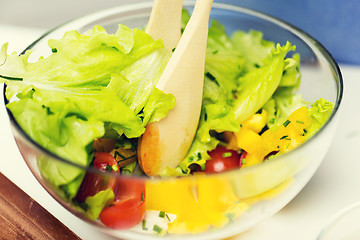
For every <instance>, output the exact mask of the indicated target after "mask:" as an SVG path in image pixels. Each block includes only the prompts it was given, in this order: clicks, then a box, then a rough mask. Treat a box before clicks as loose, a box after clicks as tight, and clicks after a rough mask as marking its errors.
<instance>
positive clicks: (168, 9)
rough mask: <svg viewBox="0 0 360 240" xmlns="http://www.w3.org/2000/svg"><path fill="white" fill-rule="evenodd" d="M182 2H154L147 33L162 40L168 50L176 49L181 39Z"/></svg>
mask: <svg viewBox="0 0 360 240" xmlns="http://www.w3.org/2000/svg"><path fill="white" fill-rule="evenodd" d="M182 3H183V1H182V0H154V4H153V8H152V10H151V15H150V19H149V22H148V25H147V27H146V33H148V34H149V35H150V36H152V37H153V39H154V40H157V39H162V40H163V42H164V45H165V48H167V49H170V50H172V49H174V48H175V47H176V45H177V44H178V42H179V39H180V37H181V12H182V6H183V5H182Z"/></svg>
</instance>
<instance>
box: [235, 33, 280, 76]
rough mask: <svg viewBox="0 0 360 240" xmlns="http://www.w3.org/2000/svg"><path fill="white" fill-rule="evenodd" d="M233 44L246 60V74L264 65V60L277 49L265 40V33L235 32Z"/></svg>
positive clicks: (272, 43)
mask: <svg viewBox="0 0 360 240" xmlns="http://www.w3.org/2000/svg"><path fill="white" fill-rule="evenodd" d="M231 42H232V44H233V46H234V49H236V50H237V51H239V52H240V53H241V55H242V56H243V57H244V58H245V60H246V61H245V65H244V72H245V73H246V72H249V71H251V70H253V69H255V68H258V67H261V66H263V65H264V62H263V60H264V59H265V58H266V57H267V56H268V55H269V54H270V53H271V51H272V49H273V48H274V47H275V44H274V42H271V41H267V40H265V39H263V33H262V32H259V31H255V30H250V31H249V32H248V33H246V32H244V31H236V32H234V34H233V36H232V38H231Z"/></svg>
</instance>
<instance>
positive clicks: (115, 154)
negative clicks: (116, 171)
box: [114, 151, 126, 159]
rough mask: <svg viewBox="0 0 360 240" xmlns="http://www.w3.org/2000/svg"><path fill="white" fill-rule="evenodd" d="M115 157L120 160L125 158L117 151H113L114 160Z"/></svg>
mask: <svg viewBox="0 0 360 240" xmlns="http://www.w3.org/2000/svg"><path fill="white" fill-rule="evenodd" d="M117 156H119V157H121V158H122V159H124V158H126V157H125V156H124V155H122V154H121V153H119V152H118V151H115V152H114V158H115V159H116V157H117Z"/></svg>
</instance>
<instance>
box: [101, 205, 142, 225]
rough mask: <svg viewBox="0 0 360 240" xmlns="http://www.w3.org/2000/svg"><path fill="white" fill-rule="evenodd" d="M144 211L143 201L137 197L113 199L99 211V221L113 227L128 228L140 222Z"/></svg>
mask: <svg viewBox="0 0 360 240" xmlns="http://www.w3.org/2000/svg"><path fill="white" fill-rule="evenodd" d="M144 213H145V202H144V201H138V200H137V199H128V200H125V201H122V200H119V201H115V202H114V204H112V205H110V206H108V207H105V208H104V209H103V210H102V211H101V213H100V216H99V218H100V221H101V222H102V223H103V224H104V225H105V226H107V227H109V228H113V229H128V228H131V227H134V226H135V225H137V224H138V223H140V222H141V220H142V218H143V215H144Z"/></svg>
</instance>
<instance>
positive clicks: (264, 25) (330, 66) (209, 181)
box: [4, 2, 343, 239]
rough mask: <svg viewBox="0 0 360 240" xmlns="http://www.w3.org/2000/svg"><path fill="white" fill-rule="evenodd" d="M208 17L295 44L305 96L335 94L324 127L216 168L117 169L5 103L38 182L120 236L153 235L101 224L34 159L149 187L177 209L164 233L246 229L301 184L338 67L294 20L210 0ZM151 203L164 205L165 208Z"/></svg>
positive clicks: (323, 144)
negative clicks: (240, 163) (88, 157)
mask: <svg viewBox="0 0 360 240" xmlns="http://www.w3.org/2000/svg"><path fill="white" fill-rule="evenodd" d="M193 5H194V3H193V2H185V3H184V7H185V8H187V9H189V10H190V11H191V10H192V8H193ZM151 7H152V3H151V2H144V3H138V4H132V5H125V6H119V7H117V8H114V9H108V10H103V11H100V12H97V13H94V14H90V15H87V16H84V17H81V18H78V19H75V20H72V21H69V22H67V23H65V24H63V25H61V26H58V27H57V28H55V29H53V30H51V31H49V32H47V33H46V34H44V35H43V36H42V37H41V38H39V39H38V40H37V41H35V42H34V43H33V44H31V45H30V46H29V47H28V48H27V49H32V50H33V51H34V52H33V53H32V57H34V58H38V57H39V56H47V55H48V54H50V53H51V49H49V47H48V45H47V42H48V40H49V39H58V38H61V37H62V35H63V34H64V32H65V31H68V30H78V31H79V32H80V33H81V32H85V31H86V30H88V29H91V28H92V27H93V26H94V25H95V24H96V25H101V26H103V27H104V28H105V29H107V31H108V32H109V33H113V32H115V31H116V29H117V25H118V24H119V23H121V24H125V25H127V26H129V27H131V28H133V27H143V26H145V25H146V23H147V21H148V18H149V14H150V12H151ZM211 19H217V20H219V21H220V22H221V23H222V24H224V25H225V27H226V29H227V31H228V33H230V34H231V33H232V32H233V31H234V30H238V29H240V30H244V31H248V30H250V29H255V30H258V31H261V32H263V34H264V38H265V39H267V40H271V41H274V42H279V43H281V44H284V43H286V41H290V42H291V43H292V44H294V45H296V46H297V52H298V53H300V55H301V57H302V58H301V71H302V83H301V87H300V89H299V92H300V93H301V94H302V95H303V97H304V99H305V100H308V101H315V100H317V99H318V98H320V97H322V98H325V99H327V100H328V101H331V102H333V103H334V110H333V112H332V114H331V116H330V118H329V119H328V121H327V122H326V124H325V125H324V126H323V128H322V129H321V130H320V131H319V132H318V133H317V134H315V135H314V136H313V137H312V138H311V139H309V140H308V141H307V142H305V143H304V144H303V145H301V146H300V147H298V148H296V149H294V150H293V151H290V152H288V153H286V154H283V155H281V156H279V157H276V158H274V159H272V160H271V161H266V162H264V163H262V164H260V165H255V166H252V167H248V168H244V169H236V170H232V171H227V172H223V173H219V174H208V175H201V174H199V175H194V176H189V177H180V178H166V179H165V178H164V179H160V178H153V179H151V178H145V177H143V178H141V177H139V178H130V177H126V176H121V177H120V176H118V175H113V174H111V173H100V172H99V171H97V170H96V169H93V168H91V167H89V168H86V167H83V166H79V165H76V164H74V163H71V162H69V161H67V160H65V159H62V158H60V157H58V156H56V155H54V154H52V153H51V152H49V151H47V150H46V149H44V148H43V147H41V146H39V145H38V144H37V143H36V142H34V141H33V140H32V139H31V138H30V137H29V136H28V135H26V134H25V132H24V131H23V130H22V129H21V127H20V126H19V125H18V123H17V122H16V119H14V117H13V115H12V114H11V112H10V111H8V115H9V118H10V122H11V128H12V131H13V134H14V137H15V140H16V143H17V145H18V147H19V149H20V152H21V154H22V156H23V158H24V159H25V161H26V163H27V165H28V166H29V168H30V169H31V171H32V173H33V174H34V176H35V177H36V178H37V180H38V181H39V182H40V184H41V185H42V186H43V187H44V188H45V189H46V190H47V191H48V192H49V194H51V195H52V196H53V197H54V198H55V199H56V200H57V201H58V202H59V203H60V204H61V205H63V206H64V207H65V208H66V209H67V210H69V211H70V212H72V213H73V214H75V215H76V216H78V217H79V218H81V219H83V220H85V221H88V222H90V223H91V224H93V225H94V226H96V227H97V228H98V229H99V230H101V231H103V232H105V233H106V234H109V235H112V236H115V237H119V238H125V239H155V238H157V237H158V235H154V234H148V233H144V232H141V231H137V230H136V229H130V230H113V229H111V228H107V227H105V226H104V225H103V224H102V223H101V222H100V221H99V220H91V219H89V218H88V217H87V215H86V214H85V213H84V211H83V210H82V208H81V207H79V206H76V205H74V204H73V203H71V202H69V201H68V200H67V199H66V196H63V194H61V191H59V189H58V188H57V187H55V186H54V183H52V182H49V181H48V180H47V176H46V175H44V174H42V172H41V170H40V168H39V164H41V163H42V164H44V160H45V161H46V164H49V165H54V166H60V165H61V166H62V167H63V168H64V169H68V170H69V171H78V172H80V173H81V174H85V173H93V174H98V175H99V176H101V177H103V178H106V179H108V180H109V179H110V180H112V179H115V181H116V182H117V183H118V184H120V185H121V184H123V183H125V184H126V185H127V186H135V185H136V184H141V185H142V186H144V187H145V189H146V190H145V194H144V198H145V199H144V201H145V204H146V206H147V207H148V206H149V205H156V204H154V202H155V203H156V202H158V201H162V202H166V203H167V204H168V205H169V206H170V205H171V207H172V209H176V211H175V212H176V214H177V215H178V216H180V217H178V218H177V219H176V221H178V222H176V224H175V222H173V223H171V224H173V225H175V226H176V227H175V228H174V229H175V230H174V231H172V233H169V234H167V235H164V236H162V237H163V238H164V239H167V238H171V239H174V238H179V239H183V238H188V239H219V238H225V237H229V236H232V235H235V234H238V233H240V232H243V231H245V230H247V229H249V228H250V227H252V226H254V225H255V224H257V223H258V222H259V221H261V220H263V219H265V218H267V217H270V216H271V215H273V214H275V213H276V212H278V211H279V210H280V209H281V208H283V207H284V206H285V205H286V204H287V203H289V201H291V200H292V199H293V198H294V197H295V196H296V195H297V194H298V193H299V192H300V190H301V189H302V188H303V187H304V186H305V184H306V183H307V182H308V181H309V179H310V178H311V177H312V176H313V174H314V173H315V171H316V170H317V168H318V167H319V165H320V163H321V162H322V160H323V159H324V156H325V154H326V152H327V150H328V148H329V146H330V143H331V141H332V137H333V134H334V131H335V127H336V123H337V121H336V115H337V112H338V108H339V105H340V102H341V98H342V93H343V82H342V77H341V73H340V70H339V67H338V65H337V64H336V62H335V61H334V59H333V58H332V57H331V55H330V54H329V53H328V52H327V50H326V49H324V47H323V46H322V45H321V44H320V43H318V42H317V41H316V40H314V39H313V38H312V37H310V36H309V35H308V34H306V33H304V32H303V31H301V30H299V29H297V28H296V27H294V26H291V25H289V24H287V23H285V22H283V21H280V20H278V19H276V18H273V17H271V16H268V15H265V14H262V13H259V12H257V11H253V10H250V9H245V8H242V7H238V6H232V5H227V4H220V3H214V5H213V9H212V13H211ZM27 49H26V50H27ZM4 96H5V95H4ZM4 98H5V97H4ZM5 102H7V100H6V99H5ZM174 189H176V190H174ZM164 192H165V193H166V194H164ZM159 196H161V199H160V197H159ZM205 203H206V204H205ZM153 210H157V211H167V209H153ZM186 211H187V212H186ZM189 211H191V212H190V213H189ZM184 212H186V214H188V215H187V217H188V218H191V221H187V222H185V223H184V222H181V219H182V218H181V214H185V213H184ZM170 213H171V212H170ZM173 213H174V212H173ZM179 213H180V214H179ZM204 222H205V223H204ZM189 227H190V228H192V231H191V233H188V232H186V233H184V232H182V229H187V228H189Z"/></svg>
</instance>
